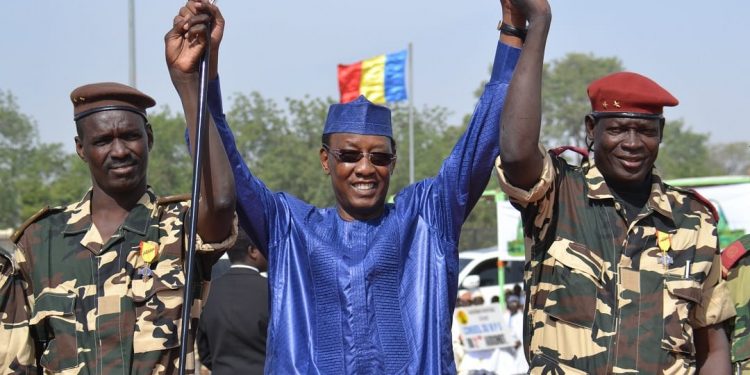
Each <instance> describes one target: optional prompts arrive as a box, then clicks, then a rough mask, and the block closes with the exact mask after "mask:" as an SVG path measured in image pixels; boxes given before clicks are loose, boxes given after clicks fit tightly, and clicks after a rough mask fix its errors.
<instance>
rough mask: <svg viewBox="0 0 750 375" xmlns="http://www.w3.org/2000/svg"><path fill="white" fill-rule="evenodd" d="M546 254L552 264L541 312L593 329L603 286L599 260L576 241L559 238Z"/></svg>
mask: <svg viewBox="0 0 750 375" xmlns="http://www.w3.org/2000/svg"><path fill="white" fill-rule="evenodd" d="M548 254H549V255H550V257H551V258H552V259H553V260H554V266H553V269H552V275H551V277H550V279H549V285H547V287H548V288H549V294H548V296H547V299H546V302H545V304H544V312H545V313H546V314H547V315H549V316H551V317H554V318H556V319H558V320H561V321H564V322H567V323H570V324H573V325H576V326H580V327H584V328H592V327H593V325H594V318H595V316H596V304H597V293H598V290H599V289H601V288H602V281H601V278H602V273H603V266H602V261H601V259H600V258H599V257H598V256H596V255H595V254H593V253H592V252H591V251H589V249H587V248H586V247H585V246H583V245H581V244H579V243H575V242H571V241H566V240H560V239H558V241H556V242H555V243H554V244H553V245H552V246H550V249H549V251H548Z"/></svg>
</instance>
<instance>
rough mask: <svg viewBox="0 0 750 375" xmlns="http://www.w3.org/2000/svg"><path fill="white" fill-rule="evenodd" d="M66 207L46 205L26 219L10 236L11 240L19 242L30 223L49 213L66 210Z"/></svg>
mask: <svg viewBox="0 0 750 375" xmlns="http://www.w3.org/2000/svg"><path fill="white" fill-rule="evenodd" d="M64 209H65V208H64V207H50V206H45V207H44V208H42V209H41V210H39V211H37V213H35V214H33V215H31V217H30V218H28V219H26V221H24V222H23V224H21V226H19V227H18V229H17V230H16V232H15V233H13V235H12V236H10V241H11V242H13V243H18V240H19V239H21V236H22V235H23V232H24V231H25V230H26V228H28V227H29V225H31V224H34V223H36V222H37V221H39V220H40V219H43V218H45V217H47V215H50V214H53V213H56V212H60V211H62V210H64Z"/></svg>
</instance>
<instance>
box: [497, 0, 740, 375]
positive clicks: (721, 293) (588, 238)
mask: <svg viewBox="0 0 750 375" xmlns="http://www.w3.org/2000/svg"><path fill="white" fill-rule="evenodd" d="M521 3H522V4H523V6H524V7H526V8H529V10H528V12H529V13H528V14H532V15H531V16H530V17H529V29H528V34H527V38H526V43H525V44H524V49H523V51H522V55H521V60H523V59H524V58H528V59H533V60H535V61H536V66H535V67H534V68H533V69H526V70H519V71H517V72H516V73H515V74H514V76H513V79H512V81H511V85H510V89H509V91H508V97H507V99H506V103H505V109H504V111H503V114H502V119H501V124H502V130H501V133H500V134H501V145H500V150H501V151H500V157H498V159H497V172H498V176H499V179H500V183H501V186H502V188H503V190H504V191H505V192H506V193H507V194H508V196H509V197H510V198H511V200H512V202H513V203H514V205H515V206H516V207H517V208H518V209H519V210H520V211H521V214H522V219H523V223H524V234H525V237H526V238H525V240H526V260H527V264H526V272H525V281H526V285H527V288H526V290H527V293H528V298H527V302H526V317H525V324H524V336H525V337H524V342H525V344H526V348H525V349H526V354H527V358H528V359H529V361H530V372H531V373H532V374H541V373H549V374H562V373H565V374H608V373H631V374H636V373H644V374H667V373H668V374H674V373H677V374H691V373H694V372H695V371H696V369H700V368H701V367H702V366H705V367H706V368H710V369H711V373H715V374H721V373H728V371H729V360H728V359H729V353H728V342H727V339H726V334H725V331H724V328H723V326H722V322H724V321H725V320H726V319H728V318H731V317H732V316H734V309H733V307H732V305H731V303H730V302H729V300H728V296H729V293H728V289H727V287H726V284H725V283H724V282H723V281H722V279H721V270H720V266H719V253H718V241H717V234H716V221H715V216H714V215H713V214H712V210H711V207H709V204H708V203H706V202H705V200H703V199H701V198H700V197H699V196H697V195H696V194H694V193H691V192H688V191H684V190H682V189H678V188H675V187H671V186H668V185H666V184H665V183H664V182H663V180H662V178H661V177H660V176H659V174H658V172H657V171H656V170H655V169H654V168H653V166H654V162H655V160H656V156H657V154H658V149H659V143H660V142H661V137H662V131H663V126H664V117H663V115H662V112H663V107H664V106H673V105H676V104H677V100H676V99H674V97H672V95H670V94H669V93H668V92H667V91H666V90H664V89H663V88H661V87H660V86H659V85H657V84H656V83H655V82H653V81H651V80H650V79H648V78H646V77H643V76H641V75H638V74H634V73H616V74H613V75H610V76H607V77H604V78H602V79H600V80H597V81H595V82H593V83H592V84H591V85H590V86H589V89H588V93H589V97H590V99H591V104H592V110H593V112H592V113H591V114H590V115H588V116H587V117H586V130H587V137H588V139H589V146H590V149H591V150H593V151H594V156H593V158H591V159H588V158H585V159H584V161H583V163H582V164H581V165H580V166H573V165H570V164H568V163H567V162H566V160H565V159H563V158H561V157H559V156H558V154H559V152H558V151H559V150H553V151H551V152H549V153H547V152H545V151H544V149H543V148H540V146H539V136H540V134H539V133H540V125H541V75H542V56H543V53H544V44H545V40H546V35H547V30H548V27H549V20H550V18H551V17H550V10H549V4H547V2H546V0H526V1H522V2H521ZM582 151H584V152H585V150H582ZM560 152H561V151H560Z"/></svg>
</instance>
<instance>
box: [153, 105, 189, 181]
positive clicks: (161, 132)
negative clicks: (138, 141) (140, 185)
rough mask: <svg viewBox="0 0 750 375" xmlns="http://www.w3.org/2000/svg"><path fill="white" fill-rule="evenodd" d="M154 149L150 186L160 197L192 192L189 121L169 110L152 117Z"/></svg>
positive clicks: (165, 108)
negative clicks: (187, 131) (187, 133)
mask: <svg viewBox="0 0 750 375" xmlns="http://www.w3.org/2000/svg"><path fill="white" fill-rule="evenodd" d="M148 118H149V122H150V123H151V129H152V131H153V133H154V146H153V148H152V149H151V152H150V153H149V160H148V184H149V185H150V186H152V187H153V189H154V192H155V193H156V194H157V195H160V196H166V195H174V194H187V193H190V191H191V187H192V182H193V177H192V176H193V161H192V159H191V158H190V154H189V153H188V148H187V145H186V143H185V119H184V117H183V116H182V114H173V113H172V112H171V111H170V109H169V107H163V108H162V109H161V110H160V111H159V112H155V113H151V114H150V115H149V116H148Z"/></svg>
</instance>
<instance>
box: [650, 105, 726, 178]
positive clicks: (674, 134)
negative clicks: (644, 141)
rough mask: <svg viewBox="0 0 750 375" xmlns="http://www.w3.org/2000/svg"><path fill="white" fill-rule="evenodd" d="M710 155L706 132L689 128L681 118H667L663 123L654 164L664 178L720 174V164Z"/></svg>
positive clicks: (721, 172)
mask: <svg viewBox="0 0 750 375" xmlns="http://www.w3.org/2000/svg"><path fill="white" fill-rule="evenodd" d="M710 156H711V155H710V152H709V145H708V134H702V133H695V132H693V131H691V130H690V129H689V128H686V127H685V124H684V122H683V121H682V120H675V121H669V122H668V123H667V124H666V125H664V137H663V139H662V143H661V146H660V148H659V157H658V158H657V159H656V166H657V168H659V170H660V171H661V172H662V173H663V176H664V177H665V178H667V179H670V178H681V177H701V176H714V175H721V174H724V170H723V169H722V168H721V166H720V165H718V164H717V163H716V162H714V160H712V159H711V157H710Z"/></svg>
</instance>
